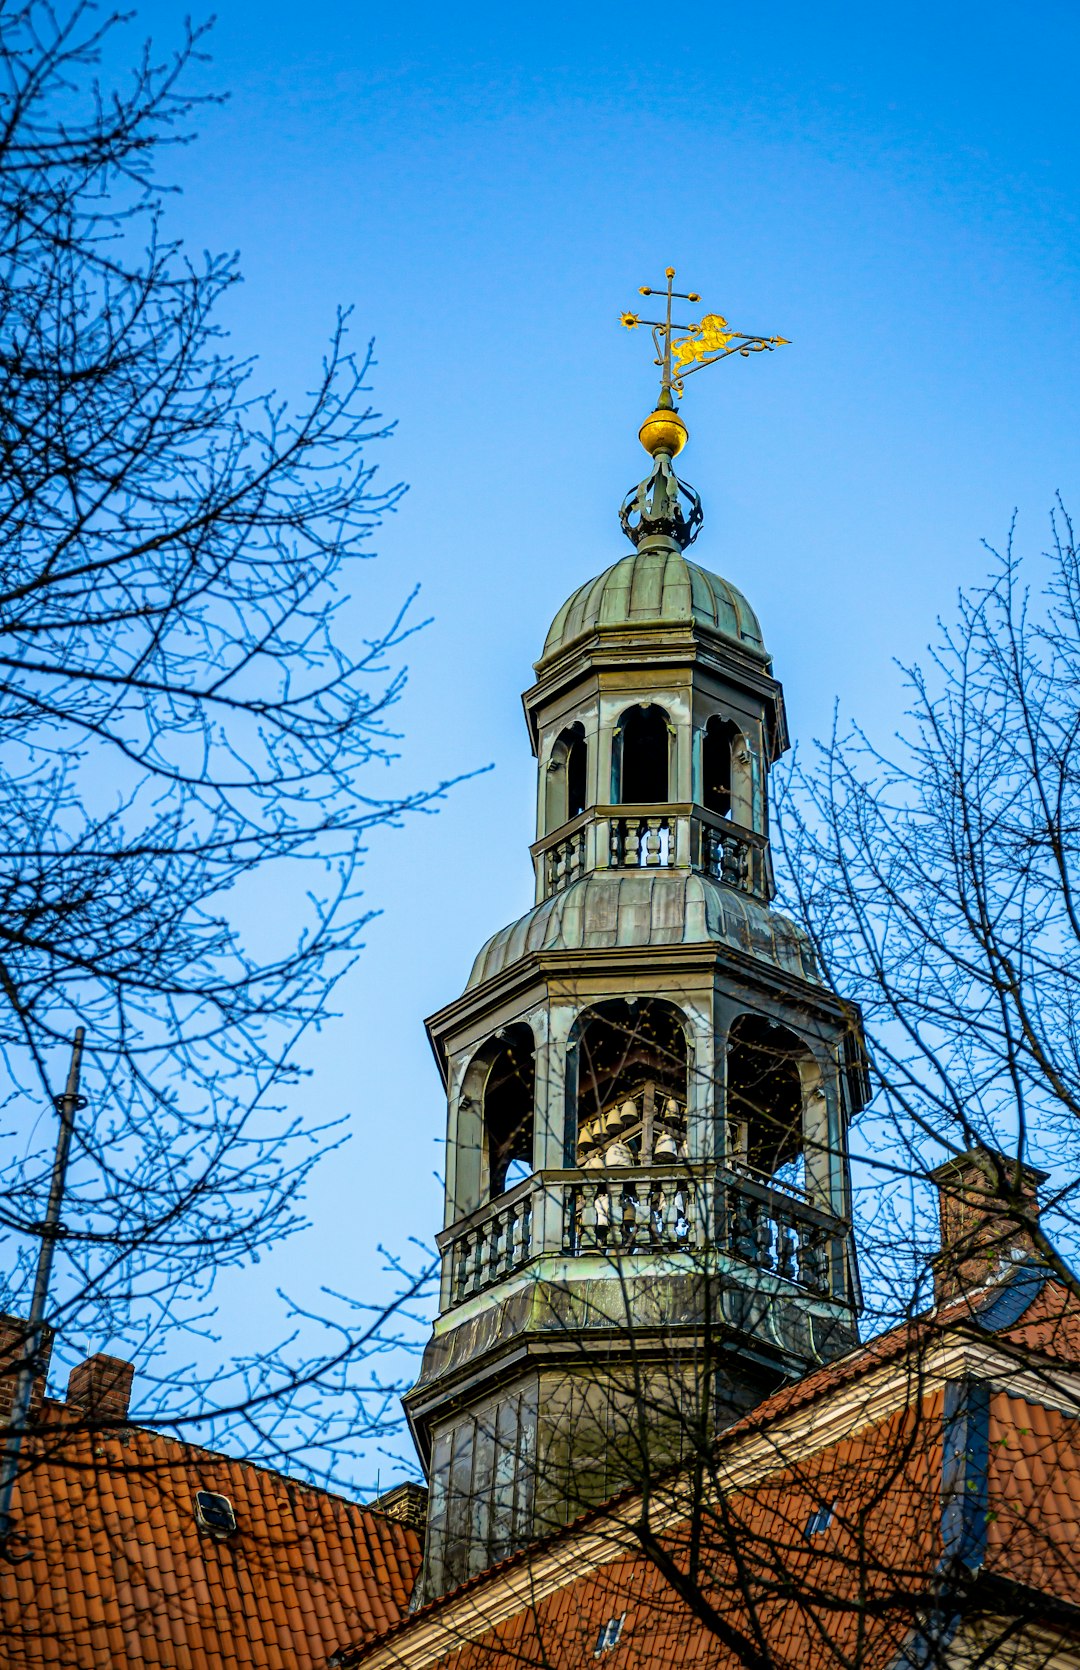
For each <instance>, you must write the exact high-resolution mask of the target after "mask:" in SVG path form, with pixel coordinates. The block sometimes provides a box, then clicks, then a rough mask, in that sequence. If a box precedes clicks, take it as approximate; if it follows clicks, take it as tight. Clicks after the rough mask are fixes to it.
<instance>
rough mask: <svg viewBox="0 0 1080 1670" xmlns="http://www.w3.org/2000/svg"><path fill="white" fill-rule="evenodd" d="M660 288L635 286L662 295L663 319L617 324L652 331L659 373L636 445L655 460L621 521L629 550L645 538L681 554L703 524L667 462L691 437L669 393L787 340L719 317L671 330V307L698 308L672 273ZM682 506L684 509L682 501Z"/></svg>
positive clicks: (634, 318)
mask: <svg viewBox="0 0 1080 1670" xmlns="http://www.w3.org/2000/svg"><path fill="white" fill-rule="evenodd" d="M665 277H666V279H667V288H666V290H654V289H652V288H651V287H650V286H649V285H647V284H643V285H642V286H641V290H640V294H641V295H643V296H663V297H664V298H665V301H666V307H665V312H664V317H663V319H642V318H641V317H640V315H639V314H637V313H620V315H619V323H620V324H621V325H625V326H626V328H627V330H637V328H638V326H639V325H646V326H648V328H649V329H650V330H651V331H652V339H653V347H654V348H655V350H656V358H655V360H654V361H653V364H654V365H657V366H659V368H660V374H661V375H660V398H659V400H658V401H657V403H656V407H655V410H653V411H652V412H650V413H649V416H648V417H647V418H646V419H645V422H644V423H643V424H642V426H641V428H640V429H639V430H638V439H639V440H640V442H641V444H642V446H643V447H644V448H645V451H646V452H648V453H649V454H650V455H651V456H652V458H653V459H654V460H655V462H654V464H653V468H652V472H651V474H650V475H649V476H647V477H646V479H645V480H644V481H642V482H639V483H638V485H637V486H636V487H633V488H631V490H630V492H629V493H627V495H626V498H625V499H624V500H623V502H622V508H621V509H620V511H619V520H620V521H621V523H622V526H623V531H624V533H625V534H626V536H627V538H628V539H630V540H632V541H633V543H634V544H635V545H641V544H642V543H643V542H644V541H645V540H646V539H651V538H663V539H674V540H675V542H676V543H677V544H678V545H679V546H680V547H681V548H682V549H684V550H685V548H686V547H687V546H688V545H692V544H693V542H694V540H695V539H696V538H697V536H698V532H699V530H700V528H701V523H702V512H701V499H700V497H699V496H698V494H697V493H696V492H695V490H694V489H693V488H692V487H691V486H690V485H689V483H688V482H685V481H682V480H680V478H679V477H678V476H677V475H676V474H675V471H674V470H673V469H672V467H671V461H672V459H673V458H675V457H676V456H677V454H678V453H680V452H681V451H682V449H683V447H684V446H685V445H686V442H687V440H688V439H689V431H688V430H687V427H686V424H685V423H684V422H683V420H682V417H681V416H680V414H679V413H678V412H677V411H676V410H675V402H674V400H673V399H672V393H673V391H674V393H675V394H676V395H677V396H678V397H679V398H680V399H681V398H682V393H683V382H684V379H685V378H687V377H689V376H692V375H693V373H694V372H695V371H700V370H701V369H702V368H703V367H704V366H706V365H715V364H716V362H717V361H718V360H724V359H730V358H731V356H732V355H733V354H740V355H742V357H743V358H744V359H745V358H747V357H748V356H749V355H750V354H760V353H763V352H765V351H766V350H767V351H768V352H769V353H771V352H772V350H773V349H774V348H780V347H786V346H787V342H788V339H787V337H786V336H750V335H747V334H746V333H745V332H742V331H735V330H732V328H731V326H730V325H729V324H728V322H727V320H726V319H725V318H724V317H723V315H722V314H720V313H706V314H704V315H703V316H702V318H701V319H700V320H699V321H698V323H697V324H689V325H677V324H675V323H674V322H673V320H672V317H671V304H672V302H673V301H676V300H678V301H686V302H699V301H700V300H701V297H700V296H699V295H698V294H697V292H696V291H694V290H675V289H673V288H672V280H673V279H674V277H675V268H674V267H667V268H665ZM684 500H685V507H684V504H683V501H684Z"/></svg>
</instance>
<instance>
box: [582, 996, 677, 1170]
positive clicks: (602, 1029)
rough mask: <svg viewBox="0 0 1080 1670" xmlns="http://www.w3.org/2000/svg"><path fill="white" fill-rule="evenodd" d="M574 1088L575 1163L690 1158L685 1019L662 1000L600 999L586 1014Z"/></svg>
mask: <svg viewBox="0 0 1080 1670" xmlns="http://www.w3.org/2000/svg"><path fill="white" fill-rule="evenodd" d="M574 1032H575V1037H574V1038H573V1039H572V1044H573V1046H574V1054H575V1060H576V1067H577V1071H576V1075H575V1080H576V1082H573V1081H572V1082H571V1084H570V1085H569V1086H568V1088H569V1090H570V1105H569V1106H568V1108H567V1123H568V1126H569V1129H568V1133H567V1135H568V1138H569V1140H568V1143H567V1149H568V1163H570V1164H572V1165H580V1166H585V1167H592V1166H620V1165H625V1166H630V1165H669V1164H672V1163H674V1162H675V1161H677V1160H682V1159H685V1158H686V1069H687V1050H686V1033H685V1031H684V1027H683V1017H682V1015H681V1014H680V1012H679V1010H678V1009H676V1007H675V1006H674V1004H672V1003H665V1002H664V1001H663V1000H661V999H659V998H643V999H641V1000H640V1001H638V1002H634V1001H632V1000H631V1001H626V1000H624V999H622V998H618V999H615V1000H613V1001H611V1002H609V1003H599V1004H597V1005H596V1007H595V1008H593V1009H586V1010H585V1011H584V1013H583V1014H582V1015H580V1016H579V1017H578V1021H577V1024H576V1026H575V1029H574Z"/></svg>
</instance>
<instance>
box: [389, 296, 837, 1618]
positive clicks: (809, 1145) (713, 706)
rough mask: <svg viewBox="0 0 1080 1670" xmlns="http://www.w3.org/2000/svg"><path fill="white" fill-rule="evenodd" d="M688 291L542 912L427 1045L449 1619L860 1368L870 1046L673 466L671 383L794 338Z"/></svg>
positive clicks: (555, 644) (740, 616)
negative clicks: (699, 1459) (678, 1472)
mask: <svg viewBox="0 0 1080 1670" xmlns="http://www.w3.org/2000/svg"><path fill="white" fill-rule="evenodd" d="M672 277H673V274H672V273H671V272H670V271H669V274H668V285H667V316H666V319H665V320H662V321H657V322H654V323H653V332H654V341H655V342H656V345H657V351H658V363H660V364H661V365H662V367H663V382H662V386H661V394H660V400H659V402H658V405H657V408H656V409H655V410H654V411H653V412H652V414H651V415H650V416H649V417H648V418H647V419H646V421H645V423H644V424H643V426H642V428H641V432H640V439H641V442H642V444H643V446H644V447H645V449H646V451H647V452H648V453H649V454H650V456H651V459H652V468H651V471H650V473H649V475H648V476H647V477H646V479H645V480H644V481H643V482H642V483H641V484H640V485H639V486H638V487H637V488H635V489H634V490H633V491H632V492H631V493H629V494H628V495H627V497H626V500H625V501H624V503H623V506H622V510H621V521H622V526H623V530H624V532H625V533H626V535H627V537H628V538H629V540H630V542H631V544H632V546H633V550H632V551H630V552H629V553H628V554H627V555H625V556H624V557H622V558H621V559H620V560H618V561H616V562H615V563H613V564H612V565H611V566H610V567H609V568H607V569H605V571H604V572H603V573H602V574H600V575H599V577H598V578H596V579H594V580H591V581H589V582H588V583H587V584H585V585H583V586H581V587H580V588H579V589H578V590H577V591H576V592H574V594H573V596H572V597H570V599H569V600H568V601H567V602H566V603H565V604H564V605H563V607H562V608H561V609H560V610H559V612H558V614H557V615H556V617H555V620H554V621H553V623H552V625H551V628H550V630H549V632H548V634H547V638H546V641H545V643H544V647H543V650H542V653H541V655H540V659H539V660H538V661H537V663H536V669H535V670H536V681H535V683H534V684H533V685H532V686H531V688H530V689H529V690H527V691H526V693H525V696H524V705H525V714H526V719H527V722H528V729H529V736H530V740H531V743H532V748H533V752H534V754H535V756H536V759H537V773H538V790H537V828H536V841H535V842H534V844H533V846H532V849H531V854H532V861H533V869H534V874H535V903H534V905H533V907H532V909H531V910H529V911H528V912H527V913H526V915H524V916H523V917H522V918H521V919H520V920H519V921H517V922H514V923H511V924H510V926H509V927H506V928H503V929H502V930H501V931H500V932H499V933H497V934H495V935H494V936H493V937H492V938H491V939H489V940H488V942H487V944H486V945H485V946H484V947H483V949H482V950H481V951H480V953H479V955H478V956H477V958H476V961H475V964H474V966H473V970H472V974H471V975H470V978H469V981H468V984H467V986H466V989H465V991H464V993H463V995H462V996H461V997H459V998H458V999H457V1000H456V1001H455V1002H453V1003H451V1004H449V1005H448V1006H447V1007H446V1008H444V1009H442V1010H440V1011H439V1013H438V1014H436V1015H434V1016H433V1017H432V1018H431V1020H430V1021H429V1022H428V1032H429V1036H430V1039H431V1043H432V1046H433V1048H434V1050H435V1054H436V1057H437V1059H438V1062H439V1066H440V1069H441V1072H442V1075H443V1078H444V1081H445V1084H446V1092H447V1101H448V1122H447V1150H446V1208H445V1218H444V1227H443V1229H442V1232H441V1234H440V1235H439V1237H438V1244H439V1248H440V1251H441V1254H442V1278H441V1290H440V1298H439V1312H438V1316H437V1319H436V1322H435V1325H434V1330H433V1333H432V1337H431V1340H430V1342H429V1344H428V1347H427V1349H426V1351H425V1354H424V1359H423V1365H422V1368H421V1372H420V1376H419V1379H418V1382H417V1384H416V1386H415V1387H414V1388H413V1390H412V1391H411V1392H410V1393H409V1395H408V1397H407V1399H406V1407H407V1410H408V1414H409V1418H410V1422H411V1425H412V1429H413V1432H414V1436H415V1438H416V1442H417V1445H418V1448H419V1450H420V1453H421V1456H422V1457H423V1460H424V1463H425V1466H426V1468H427V1471H428V1476H429V1509H428V1528H427V1556H426V1567H425V1577H424V1594H425V1597H426V1598H430V1597H432V1596H434V1595H436V1594H439V1593H441V1592H443V1591H444V1590H446V1589H448V1588H450V1587H452V1586H454V1585H455V1584H457V1583H458V1582H460V1581H462V1580H463V1579H464V1578H466V1577H468V1576H469V1575H471V1574H473V1573H475V1572H477V1571H481V1570H483V1569H485V1568H486V1567H487V1566H489V1565H491V1564H493V1563H494V1562H495V1561H497V1560H499V1559H501V1558H503V1557H504V1556H505V1555H506V1554H508V1553H509V1552H511V1551H512V1549H514V1548H515V1547H517V1546H520V1545H521V1544H522V1543H524V1542H527V1541H529V1540H530V1539H532V1538H533V1537H535V1536H538V1535H541V1534H543V1532H544V1531H545V1530H547V1529H550V1528H552V1527H553V1526H555V1525H558V1524H560V1523H564V1522H565V1521H567V1520H568V1519H571V1518H573V1517H574V1516H575V1515H576V1514H578V1513H580V1512H581V1511H582V1509H583V1508H584V1507H586V1506H587V1505H589V1504H590V1503H592V1502H595V1501H598V1500H601V1499H603V1498H604V1497H605V1496H607V1495H610V1494H612V1493H613V1492H614V1491H616V1490H618V1489H620V1488H621V1487H622V1486H624V1485H626V1484H633V1483H635V1482H641V1481H642V1480H643V1478H645V1477H647V1476H648V1475H649V1474H650V1472H651V1471H653V1470H655V1469H656V1468H658V1467H661V1466H664V1465H667V1464H668V1463H670V1462H671V1461H673V1460H676V1459H678V1458H680V1457H686V1456H687V1455H688V1454H690V1453H692V1451H693V1449H694V1446H695V1445H700V1444H704V1443H707V1442H708V1439H709V1437H710V1435H711V1434H712V1433H713V1432H715V1431H716V1430H717V1429H718V1428H720V1427H722V1426H723V1425H725V1424H727V1423H729V1422H730V1421H732V1420H734V1419H737V1418H738V1416H739V1415H741V1414H742V1413H743V1412H745V1411H746V1410H747V1409H748V1408H750V1407H752V1406H753V1404H754V1403H755V1402H757V1401H758V1400H760V1399H761V1398H762V1397H763V1396H765V1395H766V1394H767V1393H768V1392H769V1391H771V1390H773V1389H774V1388H775V1387H776V1386H778V1385H780V1384H782V1383H783V1382H784V1381H785V1380H793V1379H797V1378H799V1377H800V1376H802V1375H805V1374H806V1373H808V1372H809V1371H810V1370H811V1369H812V1368H814V1367H815V1366H817V1365H819V1364H821V1363H823V1362H827V1361H829V1360H830V1359H831V1358H832V1357H835V1356H837V1355H839V1354H840V1353H842V1352H844V1351H846V1350H848V1349H849V1348H850V1347H851V1346H852V1345H853V1344H854V1343H855V1342H856V1340H857V1315H858V1310H859V1292H858V1277H857V1272H856V1266H855V1258H854V1250H853V1245H852V1238H851V1228H850V1216H849V1214H850V1199H849V1196H850V1190H849V1181H848V1165H847V1141H846V1132H847V1126H848V1122H849V1120H850V1119H851V1117H852V1115H853V1114H854V1113H855V1112H857V1111H858V1109H859V1108H860V1107H861V1106H862V1104H863V1101H864V1099H865V1094H866V1087H865V1074H864V1070H863V1066H862V1061H863V1054H862V1045H861V1033H860V1028H859V1021H858V1016H857V1013H856V1012H855V1011H854V1009H853V1008H852V1006H851V1005H850V1004H847V1003H845V1002H844V1001H843V1000H842V999H841V998H840V997H838V996H837V995H836V994H835V993H833V992H832V991H830V990H829V989H828V987H827V986H825V985H824V984H823V983H822V981H821V979H820V976H819V974H818V971H817V968H816V966H815V961H814V956H813V952H812V950H811V947H810V945H809V943H808V941H807V938H806V936H805V934H804V933H803V932H802V931H801V930H800V929H799V927H798V926H797V925H796V924H795V923H793V922H792V921H790V920H789V919H787V918H786V917H784V916H782V915H781V914H779V913H778V912H776V911H775V910H773V908H772V905H771V901H772V896H773V890H774V889H773V870H772V860H771V856H770V850H769V794H768V788H769V768H770V766H771V765H772V764H773V762H774V761H775V760H776V759H777V758H779V756H780V755H781V754H782V753H783V752H784V750H785V748H786V747H787V745H788V744H787V731H786V726H785V719H784V705H783V694H782V691H781V688H780V685H779V684H778V683H777V681H776V679H775V678H774V676H773V671H772V663H771V660H770V658H769V655H768V652H767V651H766V648H765V645H764V642H763V637H762V631H761V627H760V625H759V623H758V620H757V617H756V615H755V614H754V612H753V610H752V609H751V607H750V605H749V604H748V603H747V601H746V599H745V598H744V597H743V596H742V595H741V593H740V592H738V591H736V589H735V588H734V586H732V585H730V584H729V583H728V582H727V581H725V580H722V579H721V578H719V576H718V575H716V574H715V573H713V572H711V571H710V570H709V569H707V568H704V567H700V566H698V564H696V563H694V562H691V561H690V560H689V559H688V558H687V556H686V554H685V553H686V549H687V548H688V546H689V545H690V544H691V543H692V542H693V540H694V539H695V538H696V536H697V533H698V531H699V528H700V526H701V520H702V515H701V506H700V502H699V500H698V496H697V494H696V493H695V492H694V490H693V489H692V488H691V487H689V486H688V485H687V484H686V483H684V482H683V481H681V480H680V479H679V477H678V476H677V475H676V474H675V470H674V459H675V457H676V456H677V454H678V453H679V452H680V450H681V448H682V446H683V444H684V442H685V440H686V438H687V431H686V426H685V424H684V423H683V421H682V418H681V417H680V415H679V413H678V412H677V410H676V409H675V405H674V400H673V398H672V395H673V391H674V393H675V394H679V393H681V381H680V372H679V371H673V364H675V365H678V366H679V367H680V368H681V376H685V375H688V374H689V370H691V369H697V368H699V367H700V366H701V365H704V364H710V363H713V361H714V360H715V359H718V358H727V357H728V356H729V355H730V354H733V353H743V352H746V353H753V352H758V351H760V350H761V349H762V348H769V347H771V346H774V345H777V344H778V343H779V342H780V341H781V340H782V339H780V338H760V337H743V336H737V335H736V334H735V333H733V332H730V331H729V330H728V327H727V326H726V322H725V321H724V320H722V319H719V316H717V315H709V316H706V318H705V319H703V320H702V322H701V324H700V325H696V326H691V327H683V328H685V329H686V330H688V331H689V332H690V333H691V334H690V335H689V336H688V337H686V338H685V339H684V340H683V341H681V342H680V341H679V340H677V339H676V337H675V334H674V333H676V332H677V331H678V330H679V329H680V327H678V326H673V324H672V321H671V307H672V298H673V297H675V298H676V299H679V298H678V297H677V293H676V292H674V291H673V290H672V288H671V280H672ZM644 293H646V294H648V293H649V292H648V291H646V292H644ZM684 299H691V300H697V299H698V298H697V297H691V298H684ZM630 320H634V321H635V322H636V323H649V321H639V320H637V317H636V315H624V322H628V321H630ZM725 332H726V335H725ZM733 344H734V346H733ZM680 355H681V356H682V357H681V359H680V357H679V356H680ZM695 355H696V359H695Z"/></svg>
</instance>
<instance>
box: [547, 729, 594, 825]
mask: <svg viewBox="0 0 1080 1670" xmlns="http://www.w3.org/2000/svg"><path fill="white" fill-rule="evenodd" d="M588 771H589V745H588V743H587V742H586V741H585V727H584V725H581V724H576V725H571V726H569V728H568V729H567V730H565V731H563V732H562V733H561V735H560V736H559V737H557V738H556V741H555V746H554V747H553V748H552V750H551V759H550V760H549V761H548V769H547V791H546V801H545V807H544V820H545V830H546V831H547V833H548V834H550V833H551V831H552V830H553V829H559V828H561V827H562V825H563V824H564V823H569V821H570V819H571V818H576V817H578V816H579V815H580V814H581V813H582V812H583V811H584V810H585V806H586V801H587V797H588Z"/></svg>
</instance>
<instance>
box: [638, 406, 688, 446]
mask: <svg viewBox="0 0 1080 1670" xmlns="http://www.w3.org/2000/svg"><path fill="white" fill-rule="evenodd" d="M689 438H690V431H689V430H688V429H687V427H686V425H685V423H684V422H683V420H682V418H681V417H680V416H679V414H678V412H676V411H673V410H671V409H670V408H667V407H663V406H658V407H657V408H656V410H655V412H650V413H649V415H648V417H647V418H646V419H645V422H644V423H643V424H642V426H641V428H640V429H639V430H638V440H639V441H640V442H641V444H642V446H643V447H644V448H645V451H646V452H649V453H651V454H652V456H653V457H654V458H655V457H656V454H657V453H658V452H666V453H669V454H670V456H671V457H672V458H674V457H675V455H676V453H679V452H681V451H682V449H683V447H684V446H685V445H686V443H687V441H688V440H689Z"/></svg>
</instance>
